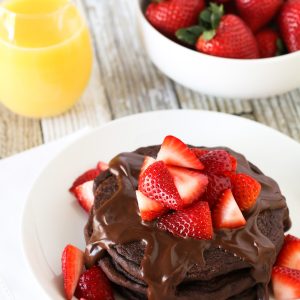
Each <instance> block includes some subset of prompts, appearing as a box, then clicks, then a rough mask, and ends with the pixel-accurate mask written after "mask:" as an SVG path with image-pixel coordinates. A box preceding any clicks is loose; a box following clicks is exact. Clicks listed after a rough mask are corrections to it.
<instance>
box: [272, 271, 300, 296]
mask: <svg viewBox="0 0 300 300" xmlns="http://www.w3.org/2000/svg"><path fill="white" fill-rule="evenodd" d="M272 283H273V291H274V295H275V298H276V300H287V299H300V271H299V270H294V269H290V268H287V267H279V266H275V267H274V268H273V271H272Z"/></svg>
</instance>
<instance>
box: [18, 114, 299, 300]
mask: <svg viewBox="0 0 300 300" xmlns="http://www.w3.org/2000/svg"><path fill="white" fill-rule="evenodd" d="M168 134H173V135H175V136H177V137H179V138H181V139H182V140H183V141H185V142H186V143H190V144H194V145H206V146H220V145H222V146H228V147H231V148H233V149H235V150H237V151H239V152H242V153H244V154H245V155H246V156H247V158H248V159H249V160H250V161H252V162H253V163H255V164H257V165H258V166H259V167H260V168H261V169H262V170H263V171H264V172H265V174H267V175H270V176H271V177H273V178H274V179H275V180H276V181H277V182H278V183H279V184H280V186H281V189H282V191H283V193H284V194H285V195H286V197H287V201H288V205H289V207H290V210H291V217H292V220H293V223H294V224H293V228H292V232H294V233H295V234H297V233H298V235H299V232H300V219H299V214H300V204H299V199H300V185H299V178H300V144H298V143H297V142H295V141H293V140H292V139H290V138H288V137H287V136H285V135H283V134H281V133H279V132H277V131H275V130H273V129H270V128H268V127H266V126H263V125H261V124H258V123H255V122H253V121H249V120H246V119H243V118H239V117H235V116H230V115H225V114H221V113H214V112H206V111H187V110H181V111H161V112H153V113H146V114H139V115H135V116H130V117H127V118H123V119H119V120H117V121H114V122H111V123H109V124H107V125H106V126H104V127H101V128H99V129H96V130H95V131H93V132H91V133H89V134H88V135H86V136H84V137H82V138H80V139H79V140H77V141H76V142H74V143H73V144H72V145H70V146H68V147H67V148H66V149H64V150H63V151H62V152H61V153H60V154H59V155H58V156H57V157H56V158H55V159H53V160H52V161H51V162H50V163H49V164H48V166H47V167H46V168H45V169H44V170H43V172H42V173H41V174H40V176H39V178H38V179H37V181H36V182H35V184H34V186H33V188H32V190H31V192H30V194H29V197H28V200H27V204H26V207H25V211H24V215H23V222H22V237H23V248H24V251H25V256H26V258H27V261H28V263H29V266H30V268H31V271H32V272H33V273H34V275H35V277H36V279H37V281H38V283H39V284H40V285H41V286H42V288H43V289H44V291H45V294H46V295H48V296H49V297H50V299H64V298H63V285H62V277H61V261H60V258H61V253H62V250H63V248H64V247H65V246H66V245H67V244H69V243H71V244H74V245H76V246H78V247H79V248H81V249H84V246H85V243H84V237H83V227H84V225H85V223H86V221H87V215H86V213H85V212H84V211H82V209H81V208H80V207H79V206H78V204H77V203H76V201H74V199H73V198H72V196H71V195H70V194H69V192H68V188H69V186H70V184H71V183H72V181H73V180H74V178H75V177H76V176H78V175H79V174H80V173H82V172H83V171H85V170H86V169H88V168H91V167H93V166H94V165H95V163H96V162H97V161H99V160H103V161H109V160H110V159H111V158H112V157H113V156H114V155H116V154H118V153H119V152H124V151H132V150H135V149H136V148H138V147H141V146H147V145H151V144H158V143H161V142H162V140H163V138H164V137H165V136H166V135H168Z"/></svg>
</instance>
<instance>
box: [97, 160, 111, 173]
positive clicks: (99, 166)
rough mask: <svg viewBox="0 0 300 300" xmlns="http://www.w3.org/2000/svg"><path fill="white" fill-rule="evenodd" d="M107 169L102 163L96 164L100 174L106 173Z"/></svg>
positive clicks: (107, 166)
mask: <svg viewBox="0 0 300 300" xmlns="http://www.w3.org/2000/svg"><path fill="white" fill-rule="evenodd" d="M108 168H109V165H108V164H107V163H105V162H103V161H99V162H98V164H97V169H98V170H99V171H100V173H101V172H103V171H106V170H107V169H108Z"/></svg>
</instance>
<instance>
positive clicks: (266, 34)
mask: <svg viewBox="0 0 300 300" xmlns="http://www.w3.org/2000/svg"><path fill="white" fill-rule="evenodd" d="M256 40H257V44H258V48H259V52H260V57H261V58H267V57H273V56H277V55H281V54H284V46H283V42H282V40H281V39H280V37H279V35H278V33H277V32H276V31H274V30H273V29H270V28H267V29H264V30H261V31H260V32H258V33H257V34H256Z"/></svg>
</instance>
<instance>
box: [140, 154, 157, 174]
mask: <svg viewBox="0 0 300 300" xmlns="http://www.w3.org/2000/svg"><path fill="white" fill-rule="evenodd" d="M153 163H155V159H154V158H153V157H151V156H145V159H144V162H143V165H142V167H141V172H140V174H142V173H144V171H145V170H146V169H147V168H148V167H149V166H150V165H152V164H153Z"/></svg>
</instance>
